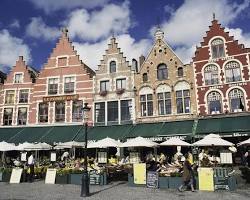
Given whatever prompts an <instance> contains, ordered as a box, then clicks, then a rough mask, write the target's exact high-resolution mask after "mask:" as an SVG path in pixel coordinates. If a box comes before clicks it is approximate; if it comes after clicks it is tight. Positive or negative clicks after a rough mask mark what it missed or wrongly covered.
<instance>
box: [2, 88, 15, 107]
mask: <svg viewBox="0 0 250 200" xmlns="http://www.w3.org/2000/svg"><path fill="white" fill-rule="evenodd" d="M8 92H13V93H12V94H11V95H13V97H12V98H8V95H10V94H8ZM15 97H16V91H15V90H5V97H4V98H5V99H4V103H5V104H10V105H12V104H15ZM9 99H13V101H8V100H9Z"/></svg>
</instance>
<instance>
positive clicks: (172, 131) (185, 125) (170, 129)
mask: <svg viewBox="0 0 250 200" xmlns="http://www.w3.org/2000/svg"><path fill="white" fill-rule="evenodd" d="M193 125H194V120H185V121H172V122H165V123H164V124H163V126H162V128H161V130H160V133H159V135H161V136H186V135H192V130H193Z"/></svg>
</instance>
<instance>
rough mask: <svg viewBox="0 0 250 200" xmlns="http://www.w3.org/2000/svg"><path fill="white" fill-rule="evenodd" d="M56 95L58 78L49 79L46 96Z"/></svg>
mask: <svg viewBox="0 0 250 200" xmlns="http://www.w3.org/2000/svg"><path fill="white" fill-rule="evenodd" d="M57 93H58V78H50V79H49V84H48V94H57Z"/></svg>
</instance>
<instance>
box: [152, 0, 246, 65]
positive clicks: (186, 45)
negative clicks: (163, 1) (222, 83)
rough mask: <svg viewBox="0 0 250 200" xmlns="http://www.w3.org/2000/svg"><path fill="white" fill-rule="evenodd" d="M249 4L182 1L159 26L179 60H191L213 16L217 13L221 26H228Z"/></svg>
mask: <svg viewBox="0 0 250 200" xmlns="http://www.w3.org/2000/svg"><path fill="white" fill-rule="evenodd" d="M249 4H250V1H249V0H244V1H243V2H242V3H235V2H232V1H229V0H220V1H218V0H209V1H207V0H185V1H184V3H183V4H182V5H181V6H180V7H179V8H177V9H176V10H175V12H171V16H170V18H169V19H168V20H167V21H165V22H163V23H162V29H163V31H164V32H165V35H166V38H167V40H168V42H169V43H170V44H171V45H172V46H174V47H175V48H176V50H177V54H178V55H179V56H180V58H181V59H183V60H185V61H187V60H188V61H191V58H192V56H193V55H194V50H195V48H194V46H195V45H198V44H199V42H201V41H202V37H203V36H204V35H205V33H206V31H207V30H208V26H209V25H210V24H211V21H212V13H215V14H216V19H218V20H219V22H220V23H222V24H223V26H227V25H229V24H230V23H232V22H233V21H234V20H235V19H237V17H238V16H239V15H240V14H241V12H242V11H244V10H245V9H246V8H248V6H249ZM168 10H169V9H168ZM153 31H154V28H152V29H151V34H153ZM190 53H191V56H190ZM187 56H189V57H187Z"/></svg>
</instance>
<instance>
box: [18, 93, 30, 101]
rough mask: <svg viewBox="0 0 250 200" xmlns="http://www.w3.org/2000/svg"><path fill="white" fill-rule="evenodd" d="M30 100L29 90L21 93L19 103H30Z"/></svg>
mask: <svg viewBox="0 0 250 200" xmlns="http://www.w3.org/2000/svg"><path fill="white" fill-rule="evenodd" d="M28 100H29V90H20V91H19V103H28Z"/></svg>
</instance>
